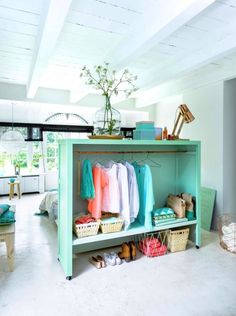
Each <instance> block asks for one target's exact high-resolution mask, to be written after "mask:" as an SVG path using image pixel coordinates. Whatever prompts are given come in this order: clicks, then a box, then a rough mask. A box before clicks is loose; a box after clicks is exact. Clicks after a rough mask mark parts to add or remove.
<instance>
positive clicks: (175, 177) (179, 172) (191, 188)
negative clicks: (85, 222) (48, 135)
mask: <svg viewBox="0 0 236 316" xmlns="http://www.w3.org/2000/svg"><path fill="white" fill-rule="evenodd" d="M200 150H201V149H200V142H199V141H183V140H182V141H181V140H177V141H155V140H153V141H144V140H85V139H83V140H82V139H78V140H75V139H64V140H61V141H60V142H59V214H58V259H59V261H60V263H61V265H62V268H63V270H64V272H65V275H66V278H67V279H69V280H70V279H71V278H72V276H73V253H81V252H86V251H91V250H95V249H101V248H105V247H110V246H115V245H119V244H121V243H122V242H124V241H126V240H129V239H130V238H131V237H132V236H135V235H139V234H143V233H148V232H155V231H161V230H166V229H171V228H175V227H189V228H190V236H189V239H190V240H191V241H193V243H194V244H195V245H196V247H197V248H199V247H200V245H201V227H200V223H201V219H200V214H201V212H200V183H201V180H200V168H201V163H200V155H201V153H200ZM117 153H119V154H117ZM149 157H150V158H151V159H152V160H154V161H156V162H158V165H159V167H157V166H156V165H153V163H152V162H151V161H149ZM84 159H90V160H91V161H92V162H95V161H96V162H99V161H101V162H102V161H104V160H114V161H118V160H120V159H123V160H127V161H130V160H132V161H134V160H137V161H139V160H141V159H142V160H143V163H145V161H146V163H147V164H149V165H150V167H151V171H152V178H153V188H154V194H155V202H156V203H155V208H157V207H163V206H164V205H165V202H166V199H167V196H168V194H170V193H172V194H179V193H181V192H186V193H191V194H192V196H193V197H194V198H195V202H196V203H195V215H196V219H195V220H193V221H188V222H182V223H181V222H179V223H178V222H177V223H171V224H169V225H163V226H160V227H154V226H153V227H151V228H150V227H149V228H147V227H144V226H142V225H140V224H138V223H134V224H133V225H132V227H131V228H130V229H129V230H127V231H121V232H117V233H110V234H102V233H99V234H98V235H95V236H89V237H83V238H76V236H75V235H74V234H73V231H72V225H73V218H74V216H75V215H76V214H77V213H79V212H81V211H85V210H86V202H85V201H82V200H81V199H80V197H79V195H78V162H79V161H80V162H82V161H83V160H84Z"/></svg>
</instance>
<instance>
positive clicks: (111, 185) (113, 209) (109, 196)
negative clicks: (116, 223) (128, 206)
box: [102, 163, 120, 213]
mask: <svg viewBox="0 0 236 316" xmlns="http://www.w3.org/2000/svg"><path fill="white" fill-rule="evenodd" d="M110 164H111V163H110ZM103 170H104V173H105V175H106V177H107V182H108V185H106V186H105V187H104V191H103V201H102V210H103V211H104V212H110V213H120V191H119V184H118V179H117V165H116V164H115V163H114V164H113V165H112V166H111V167H103Z"/></svg>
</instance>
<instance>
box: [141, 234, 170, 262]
mask: <svg viewBox="0 0 236 316" xmlns="http://www.w3.org/2000/svg"><path fill="white" fill-rule="evenodd" d="M168 233H169V231H168V230H165V231H160V232H155V233H147V234H143V235H139V236H138V249H139V251H140V252H142V253H143V254H144V255H146V256H147V257H158V256H163V255H165V254H167V241H168Z"/></svg>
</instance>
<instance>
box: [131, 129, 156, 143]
mask: <svg viewBox="0 0 236 316" xmlns="http://www.w3.org/2000/svg"><path fill="white" fill-rule="evenodd" d="M133 139H145V140H154V139H155V128H153V129H143V130H137V129H136V130H134V131H133Z"/></svg>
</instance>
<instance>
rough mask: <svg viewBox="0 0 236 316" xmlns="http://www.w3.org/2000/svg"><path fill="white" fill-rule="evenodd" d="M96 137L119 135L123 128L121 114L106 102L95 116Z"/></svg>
mask: <svg viewBox="0 0 236 316" xmlns="http://www.w3.org/2000/svg"><path fill="white" fill-rule="evenodd" d="M93 124H94V134H95V135H119V134H120V128H121V114H120V112H119V111H117V110H116V109H114V108H113V107H112V106H111V105H110V102H109V101H107V100H106V104H105V106H104V107H103V108H101V109H99V110H98V111H97V112H96V113H95V115H94V122H93Z"/></svg>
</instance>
